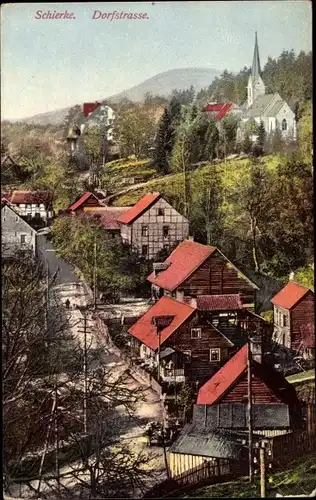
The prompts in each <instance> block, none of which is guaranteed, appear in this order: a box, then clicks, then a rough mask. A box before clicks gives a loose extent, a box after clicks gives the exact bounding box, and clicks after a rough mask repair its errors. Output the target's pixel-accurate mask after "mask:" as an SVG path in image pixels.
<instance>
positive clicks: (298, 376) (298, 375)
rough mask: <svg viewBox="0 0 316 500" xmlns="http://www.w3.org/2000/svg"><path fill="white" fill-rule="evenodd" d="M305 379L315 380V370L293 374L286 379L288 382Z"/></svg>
mask: <svg viewBox="0 0 316 500" xmlns="http://www.w3.org/2000/svg"><path fill="white" fill-rule="evenodd" d="M306 378H310V379H311V380H312V379H315V370H307V371H304V372H301V373H295V375H290V376H289V377H286V379H287V380H288V382H290V383H292V382H298V381H299V380H304V379H306Z"/></svg>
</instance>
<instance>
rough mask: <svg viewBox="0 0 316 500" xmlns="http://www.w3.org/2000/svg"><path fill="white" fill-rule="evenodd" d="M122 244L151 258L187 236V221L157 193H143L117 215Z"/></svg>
mask: <svg viewBox="0 0 316 500" xmlns="http://www.w3.org/2000/svg"><path fill="white" fill-rule="evenodd" d="M118 222H119V223H120V226H121V238H122V241H123V243H126V244H127V245H129V246H131V247H132V248H133V249H134V250H135V251H136V252H137V253H138V254H139V255H141V256H143V257H145V258H146V259H154V258H155V257H156V255H157V253H158V252H159V251H161V250H168V249H170V248H171V247H173V246H174V245H175V244H176V243H177V242H180V241H182V240H184V239H185V238H187V237H188V234H189V221H188V220H187V219H186V218H185V217H184V216H183V215H181V214H180V213H179V212H177V210H175V209H174V208H173V207H172V206H171V205H170V204H169V203H167V201H166V200H164V199H163V198H162V196H161V194H160V193H147V194H146V195H145V196H143V197H142V198H141V199H140V200H139V201H138V202H137V203H136V204H135V205H134V206H133V207H130V209H129V210H127V211H126V212H125V213H124V214H123V215H122V216H121V217H119V218H118Z"/></svg>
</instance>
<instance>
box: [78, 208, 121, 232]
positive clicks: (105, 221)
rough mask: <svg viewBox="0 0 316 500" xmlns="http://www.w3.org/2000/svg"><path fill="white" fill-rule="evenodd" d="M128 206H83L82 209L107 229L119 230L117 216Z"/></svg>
mask: <svg viewBox="0 0 316 500" xmlns="http://www.w3.org/2000/svg"><path fill="white" fill-rule="evenodd" d="M127 210H129V207H84V209H83V211H84V213H85V214H87V215H91V216H92V217H96V218H97V219H98V220H99V222H100V226H101V227H102V228H103V229H105V230H108V231H115V232H119V231H120V224H119V222H118V218H119V217H120V216H121V215H123V214H124V213H125V212H126V211H127Z"/></svg>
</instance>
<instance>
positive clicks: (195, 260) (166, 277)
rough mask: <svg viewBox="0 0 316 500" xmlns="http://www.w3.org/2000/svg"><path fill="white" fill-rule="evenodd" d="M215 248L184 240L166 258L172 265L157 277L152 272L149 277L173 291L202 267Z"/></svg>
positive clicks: (152, 281) (150, 279)
mask: <svg viewBox="0 0 316 500" xmlns="http://www.w3.org/2000/svg"><path fill="white" fill-rule="evenodd" d="M215 250H216V248H215V247H211V246H207V245H201V244H200V243H196V242H195V241H191V240H184V241H182V243H180V244H179V245H178V246H177V248H176V249H175V250H174V251H173V252H172V253H171V254H170V255H169V257H168V258H167V259H166V260H165V263H167V264H170V266H168V268H167V269H166V270H165V271H162V272H161V273H159V274H158V276H157V277H156V278H155V274H154V273H151V274H150V275H149V276H148V278H147V279H148V280H149V281H150V282H151V283H153V284H154V285H157V286H159V287H161V288H164V289H165V290H169V291H170V292H172V291H173V290H175V289H176V288H177V287H178V286H179V285H181V283H183V282H184V281H185V280H186V279H187V278H188V277H189V276H190V275H191V274H192V273H193V272H194V271H195V270H196V269H197V268H198V267H200V265H201V264H203V262H204V261H205V260H206V259H207V258H208V257H209V256H210V255H211V254H212V253H213V252H215Z"/></svg>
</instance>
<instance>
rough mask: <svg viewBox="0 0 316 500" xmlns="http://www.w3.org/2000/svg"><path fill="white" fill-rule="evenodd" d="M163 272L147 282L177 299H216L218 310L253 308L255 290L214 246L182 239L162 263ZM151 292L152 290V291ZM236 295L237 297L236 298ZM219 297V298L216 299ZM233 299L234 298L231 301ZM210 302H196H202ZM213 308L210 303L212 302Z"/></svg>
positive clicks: (252, 284)
mask: <svg viewBox="0 0 316 500" xmlns="http://www.w3.org/2000/svg"><path fill="white" fill-rule="evenodd" d="M164 265H165V266H164V267H165V269H162V270H161V271H160V272H157V271H154V272H152V273H151V274H150V275H149V276H148V278H147V279H148V280H149V281H150V282H151V283H152V285H153V286H154V287H156V288H160V289H163V290H165V291H167V292H171V293H173V294H174V296H177V298H178V299H179V300H181V299H180V297H181V296H182V299H183V298H184V299H185V297H190V296H191V297H200V296H213V295H214V296H217V298H216V299H214V301H215V300H217V302H218V303H219V302H220V301H221V303H222V307H224V305H228V307H229V308H231V306H232V302H234V305H235V306H236V307H237V308H239V307H240V302H241V303H242V304H243V307H246V306H247V307H249V308H251V307H254V303H255V291H256V290H258V287H257V285H255V284H254V283H253V282H252V281H250V279H248V278H247V277H246V276H245V275H244V274H242V273H241V271H240V270H239V269H237V267H236V266H235V265H234V264H232V262H230V261H229V260H228V259H227V257H226V256H225V255H224V254H223V253H222V252H221V251H220V250H219V249H218V248H216V247H214V246H208V245H201V244H200V243H196V242H194V241H192V240H185V241H183V242H182V243H180V244H179V245H178V246H177V248H176V249H175V250H174V251H173V252H172V253H171V254H170V255H169V257H168V258H167V259H166V260H165V261H164ZM154 289H155V288H154ZM237 295H240V298H239V299H237V297H236V296H237ZM219 296H220V297H219ZM233 297H234V298H233ZM206 300H208V301H209V302H210V300H211V299H199V302H200V303H203V301H204V303H205V302H206ZM213 305H214V303H213Z"/></svg>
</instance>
